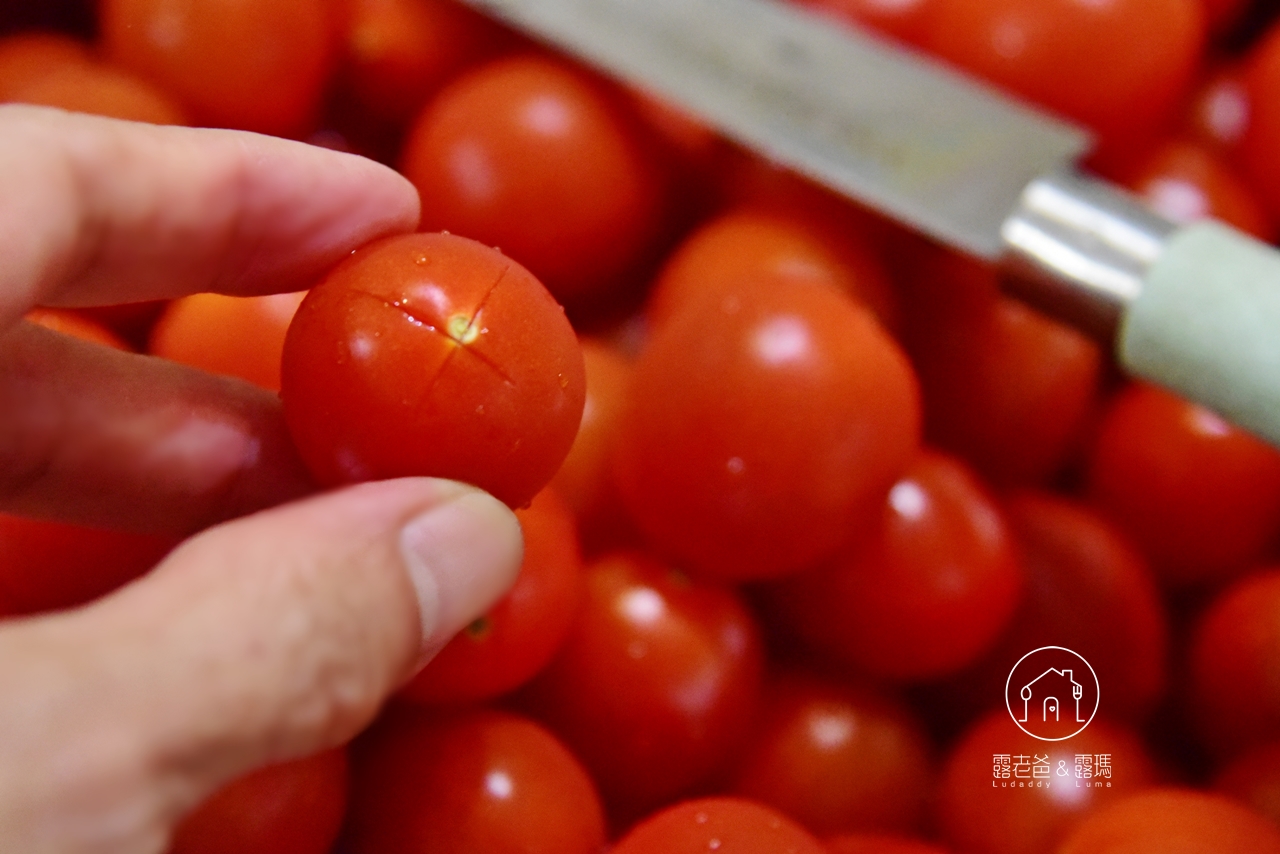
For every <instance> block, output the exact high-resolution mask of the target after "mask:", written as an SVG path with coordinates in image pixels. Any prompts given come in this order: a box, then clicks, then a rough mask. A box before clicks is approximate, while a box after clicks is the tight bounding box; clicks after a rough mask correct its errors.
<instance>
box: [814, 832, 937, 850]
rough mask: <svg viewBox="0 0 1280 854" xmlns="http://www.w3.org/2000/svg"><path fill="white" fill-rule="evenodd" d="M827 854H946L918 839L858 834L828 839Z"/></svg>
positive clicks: (935, 846)
mask: <svg viewBox="0 0 1280 854" xmlns="http://www.w3.org/2000/svg"><path fill="white" fill-rule="evenodd" d="M827 854H947V851H946V849H944V848H939V847H938V846H937V845H931V844H929V843H927V842H921V841H920V840H918V839H899V838H898V837H895V836H873V835H871V834H861V833H859V834H846V835H842V836H833V837H832V838H830V839H828V840H827Z"/></svg>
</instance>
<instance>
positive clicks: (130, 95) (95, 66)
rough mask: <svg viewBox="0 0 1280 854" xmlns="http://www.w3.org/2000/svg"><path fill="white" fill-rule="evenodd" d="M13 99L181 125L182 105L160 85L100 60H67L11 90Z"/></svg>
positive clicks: (143, 120) (183, 123)
mask: <svg viewBox="0 0 1280 854" xmlns="http://www.w3.org/2000/svg"><path fill="white" fill-rule="evenodd" d="M12 99H13V100H14V101H18V102H21V103H24V104H37V105H39V106H43V107H57V108H58V109H60V110H69V111H71V112H75V113H89V114H92V115H98V116H106V117H108V118H112V119H123V120H124V121H130V122H146V123H148V124H153V125H185V124H187V117H186V115H185V114H184V113H183V110H182V108H181V107H180V106H179V105H178V104H176V103H174V101H173V100H172V99H171V98H170V97H169V96H168V95H167V94H166V93H164V92H162V91H161V90H160V89H158V88H156V87H155V86H152V85H151V84H150V83H148V82H147V81H146V80H143V79H141V78H140V77H137V76H135V75H133V74H130V73H129V72H126V71H122V70H120V69H118V68H113V67H111V66H109V65H105V64H101V63H68V64H65V65H63V66H61V67H59V68H56V69H52V70H50V71H48V72H47V73H46V74H44V75H42V76H41V77H40V78H39V79H37V80H33V81H31V82H29V83H27V84H26V85H25V86H22V87H21V88H19V89H17V90H16V91H14V93H13V98H12Z"/></svg>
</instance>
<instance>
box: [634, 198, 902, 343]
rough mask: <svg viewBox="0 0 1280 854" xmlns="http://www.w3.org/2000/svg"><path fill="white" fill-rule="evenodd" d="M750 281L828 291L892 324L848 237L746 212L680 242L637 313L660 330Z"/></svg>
mask: <svg viewBox="0 0 1280 854" xmlns="http://www.w3.org/2000/svg"><path fill="white" fill-rule="evenodd" d="M831 237H834V236H831ZM757 278H765V279H784V280H793V281H797V282H817V283H821V284H825V285H832V286H835V287H837V288H840V289H841V290H844V291H845V292H847V293H848V294H849V295H850V296H852V297H854V298H855V299H857V300H859V301H860V302H862V303H864V304H865V305H867V306H868V307H869V308H870V309H871V310H872V311H874V312H875V313H876V316H877V317H878V318H880V320H881V322H884V323H886V324H888V325H892V324H893V323H894V322H895V321H896V319H897V306H896V304H895V302H894V294H893V291H892V289H891V286H890V284H889V279H888V277H887V275H886V274H885V272H884V270H883V268H882V267H881V265H880V262H879V261H878V260H877V259H876V257H875V256H874V255H873V254H872V253H871V250H870V249H869V248H867V247H865V246H861V245H860V244H859V243H858V241H857V240H856V235H852V234H850V233H848V232H844V233H842V234H841V235H840V236H839V237H838V238H836V239H831V238H829V237H828V235H824V234H823V233H822V232H821V231H819V230H817V229H816V228H814V227H813V226H812V225H811V224H810V223H808V222H805V221H804V220H803V219H801V218H799V217H796V216H793V215H788V214H787V213H783V212H774V211H767V210H753V209H751V208H743V209H738V210H734V211H730V212H729V213H726V214H721V215H720V216H718V217H716V218H715V219H712V220H710V221H709V222H707V223H705V224H703V225H702V226H701V227H699V228H698V230H697V231H695V232H694V233H693V234H692V235H690V236H689V237H688V238H686V239H685V241H684V243H682V244H681V245H680V247H679V248H678V249H677V250H676V251H675V252H674V253H673V254H672V255H671V257H670V258H668V259H667V262H666V264H665V265H664V266H663V268H662V271H661V272H660V273H659V274H658V278H657V280H656V281H655V282H654V287H653V290H652V291H651V293H650V295H649V301H648V305H647V306H646V309H645V314H646V316H647V318H648V320H649V321H650V322H651V323H653V324H655V325H660V324H662V323H665V322H667V321H668V320H670V318H671V317H672V316H673V315H676V314H677V313H678V312H679V310H680V307H681V306H684V305H689V304H690V303H692V302H694V301H696V300H699V299H706V298H707V296H708V295H712V296H714V295H717V294H723V293H727V292H730V291H732V290H733V289H734V288H736V287H737V286H738V285H739V284H740V283H741V282H742V281H744V280H749V279H757Z"/></svg>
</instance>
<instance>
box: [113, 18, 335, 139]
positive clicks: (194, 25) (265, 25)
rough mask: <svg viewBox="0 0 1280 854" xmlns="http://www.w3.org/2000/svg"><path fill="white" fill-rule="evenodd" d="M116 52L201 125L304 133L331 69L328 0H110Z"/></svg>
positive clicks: (118, 58)
mask: <svg viewBox="0 0 1280 854" xmlns="http://www.w3.org/2000/svg"><path fill="white" fill-rule="evenodd" d="M100 25H101V28H102V36H103V42H104V47H105V49H106V52H107V54H108V55H109V56H110V57H111V58H112V59H113V60H115V61H116V62H119V63H120V64H121V65H123V66H124V67H125V68H128V69H130V70H131V71H134V72H135V73H137V74H140V75H142V76H143V77H146V78H148V79H150V80H152V81H153V82H155V83H157V84H158V85H159V86H161V87H162V88H163V89H164V90H165V91H166V92H169V93H170V94H171V95H173V96H174V97H175V98H177V99H178V100H179V101H180V102H181V103H182V105H183V106H184V107H186V108H187V109H188V110H189V111H190V113H191V115H192V118H194V119H195V120H196V121H197V122H199V123H200V124H205V125H213V126H215V127H234V128H244V129H245V130H256V131H262V132H264V133H274V134H280V135H290V134H293V135H298V134H301V133H303V132H305V131H306V130H307V129H308V127H309V125H310V124H311V123H312V122H313V121H314V119H315V115H316V113H317V111H318V109H319V104H320V98H321V96H322V94H323V89H324V85H325V83H326V81H327V79H328V76H329V66H330V60H331V55H332V53H333V51H332V42H333V37H332V25H331V21H330V10H329V2H328V0H269V2H268V1H267V0H219V2H216V3H210V2H204V0H102V2H101V4H100Z"/></svg>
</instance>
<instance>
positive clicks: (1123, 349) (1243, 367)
mask: <svg viewBox="0 0 1280 854" xmlns="http://www.w3.org/2000/svg"><path fill="white" fill-rule="evenodd" d="M1118 332H1119V334H1118V340H1117V350H1116V354H1117V358H1118V359H1119V361H1120V364H1121V365H1122V366H1123V367H1124V369H1125V370H1126V371H1128V372H1129V373H1131V374H1133V375H1134V376H1138V377H1142V378H1143V379H1146V380H1150V381H1152V382H1154V383H1158V384H1159V385H1162V386H1165V387H1166V388H1169V389H1172V390H1173V391H1175V392H1177V393H1179V394H1181V395H1182V396H1184V397H1187V398H1190V399H1191V400H1194V401H1196V402H1197V403H1201V404H1203V405H1205V406H1207V407H1209V408H1210V409H1213V410H1215V411H1217V412H1218V413H1220V414H1221V415H1223V416H1224V417H1225V418H1227V420H1229V421H1232V422H1233V423H1235V424H1238V425H1240V426H1241V427H1244V428H1245V429H1246V430H1249V431H1251V432H1253V433H1256V434H1257V435H1259V436H1261V437H1263V438H1264V439H1267V440H1269V441H1270V442H1272V443H1273V444H1280V253H1277V252H1276V251H1275V250H1274V249H1272V248H1271V247H1269V246H1267V245H1266V244H1263V243H1260V242H1258V241H1256V240H1254V239H1252V238H1250V237H1247V236H1245V235H1243V234H1241V233H1240V232H1238V231H1235V230H1234V229H1231V228H1228V227H1227V226H1225V225H1221V224H1219V223H1216V222H1205V223H1200V224H1197V225H1191V226H1187V227H1186V228H1183V229H1181V230H1179V231H1177V232H1174V234H1173V235H1171V236H1170V237H1168V238H1167V239H1166V240H1165V244H1164V249H1163V251H1162V252H1161V253H1160V256H1159V257H1158V258H1157V259H1156V261H1155V263H1154V264H1152V265H1151V267H1150V269H1149V270H1148V272H1147V275H1146V278H1145V279H1144V281H1143V283H1142V289H1141V291H1140V292H1139V293H1138V296H1137V299H1135V300H1133V301H1132V302H1131V303H1130V304H1129V306H1128V309H1127V310H1126V311H1125V312H1124V315H1123V317H1122V319H1121V321H1120V328H1119V330H1118Z"/></svg>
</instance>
